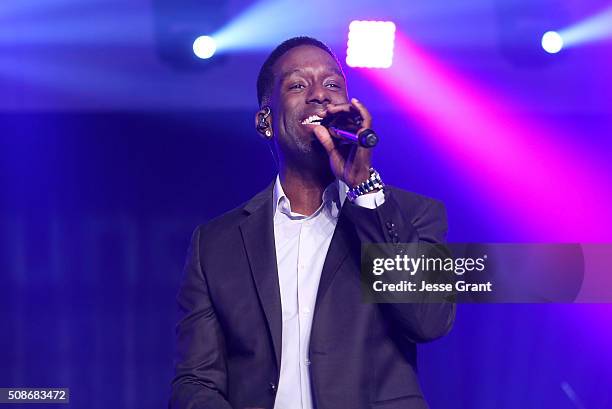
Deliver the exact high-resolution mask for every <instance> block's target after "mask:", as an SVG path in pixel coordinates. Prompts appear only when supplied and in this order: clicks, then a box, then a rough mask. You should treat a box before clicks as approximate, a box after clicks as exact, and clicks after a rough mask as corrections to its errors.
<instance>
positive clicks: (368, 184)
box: [346, 168, 385, 202]
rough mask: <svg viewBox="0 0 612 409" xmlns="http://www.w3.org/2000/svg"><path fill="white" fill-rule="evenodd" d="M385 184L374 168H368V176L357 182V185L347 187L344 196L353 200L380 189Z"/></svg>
mask: <svg viewBox="0 0 612 409" xmlns="http://www.w3.org/2000/svg"><path fill="white" fill-rule="evenodd" d="M384 186H385V184H384V183H383V181H382V179H381V178H380V174H379V173H378V172H377V171H376V169H374V168H370V177H369V178H368V180H366V181H365V182H362V183H360V184H358V185H357V186H355V187H353V188H352V189H349V191H348V192H346V197H348V199H349V200H350V201H351V202H354V201H355V199H357V198H358V197H359V196H362V195H365V194H366V193H369V192H371V191H373V190H376V189H382V188H383V187H384Z"/></svg>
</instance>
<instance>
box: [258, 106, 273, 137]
mask: <svg viewBox="0 0 612 409" xmlns="http://www.w3.org/2000/svg"><path fill="white" fill-rule="evenodd" d="M263 110H264V111H265V112H264V114H263V116H262V117H261V119H260V120H259V124H258V125H257V128H259V130H262V131H263V130H264V129H265V130H266V131H265V132H264V134H265V135H266V138H268V139H270V138H271V137H272V131H271V130H270V125H268V123H267V122H266V119H268V117H269V116H270V112H271V111H270V107H268V106H266V107H264V108H263Z"/></svg>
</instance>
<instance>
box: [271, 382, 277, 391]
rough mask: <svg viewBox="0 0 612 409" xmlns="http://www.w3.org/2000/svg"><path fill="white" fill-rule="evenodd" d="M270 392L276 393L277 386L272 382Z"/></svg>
mask: <svg viewBox="0 0 612 409" xmlns="http://www.w3.org/2000/svg"><path fill="white" fill-rule="evenodd" d="M270 392H272V393H276V384H275V383H274V382H270Z"/></svg>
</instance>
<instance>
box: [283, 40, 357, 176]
mask: <svg viewBox="0 0 612 409" xmlns="http://www.w3.org/2000/svg"><path fill="white" fill-rule="evenodd" d="M274 72H275V84H274V92H273V93H272V100H271V108H272V119H273V129H274V134H275V136H276V138H275V139H276V140H275V143H276V147H277V152H279V155H282V156H283V157H284V159H286V160H292V161H299V162H302V163H309V162H310V163H311V164H313V165H315V163H314V162H320V160H321V159H325V160H327V159H328V157H327V153H326V152H325V150H324V149H323V146H322V145H321V144H320V143H319V141H318V140H317V138H316V136H315V135H314V133H313V129H314V127H315V126H316V123H315V124H304V123H303V122H304V121H305V120H307V119H308V118H309V117H311V116H313V115H316V114H317V113H321V112H322V111H323V110H324V109H325V107H326V106H327V105H328V104H330V103H331V104H344V103H347V102H348V95H347V92H346V82H345V78H344V76H343V75H342V72H341V71H340V68H339V67H338V65H337V63H336V61H335V60H334V58H333V57H332V56H331V55H329V54H328V53H327V52H325V51H324V50H322V49H320V48H318V47H314V46H310V45H304V46H299V47H295V48H293V49H291V50H289V51H288V52H287V53H286V54H284V55H283V56H282V57H281V58H280V59H279V60H278V61H277V62H276V64H275V66H274Z"/></svg>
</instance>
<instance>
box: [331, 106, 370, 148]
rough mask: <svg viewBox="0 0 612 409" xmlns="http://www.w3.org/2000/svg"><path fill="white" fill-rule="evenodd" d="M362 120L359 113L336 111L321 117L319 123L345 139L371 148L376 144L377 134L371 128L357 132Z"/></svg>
mask: <svg viewBox="0 0 612 409" xmlns="http://www.w3.org/2000/svg"><path fill="white" fill-rule="evenodd" d="M362 121H363V118H361V116H360V115H354V114H351V113H347V112H338V113H337V114H330V115H328V116H326V117H325V118H323V120H322V121H321V125H323V126H324V127H326V128H327V129H329V130H331V131H333V132H334V133H335V134H336V135H338V136H339V137H340V138H342V139H343V140H345V141H348V142H351V143H356V144H358V145H359V146H363V147H364V148H373V147H375V146H376V144H378V135H376V133H375V132H374V131H373V130H371V129H364V130H363V131H361V132H357V131H358V130H359V128H361V122H362Z"/></svg>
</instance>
